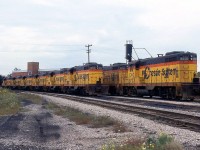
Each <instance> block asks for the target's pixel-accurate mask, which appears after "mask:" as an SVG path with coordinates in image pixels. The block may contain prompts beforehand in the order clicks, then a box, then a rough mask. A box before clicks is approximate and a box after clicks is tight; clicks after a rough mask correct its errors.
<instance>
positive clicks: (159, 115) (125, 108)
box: [34, 92, 200, 132]
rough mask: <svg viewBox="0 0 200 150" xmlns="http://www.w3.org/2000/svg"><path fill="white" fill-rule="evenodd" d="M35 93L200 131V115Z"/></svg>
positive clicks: (62, 95)
mask: <svg viewBox="0 0 200 150" xmlns="http://www.w3.org/2000/svg"><path fill="white" fill-rule="evenodd" d="M34 93H37V94H43V95H48V96H55V97H60V98H65V99H68V100H73V101H76V102H81V103H87V104H92V105H96V106H101V107H104V108H108V109H113V110H118V111H121V112H126V113H131V114H137V115H138V116H141V117H144V118H148V119H151V120H154V121H158V122H161V123H165V124H168V125H170V126H175V127H179V128H184V129H188V130H191V131H195V132H200V117H199V116H193V115H188V114H182V113H177V112H171V111H167V110H159V109H153V108H145V107H142V106H134V105H129V104H126V103H124V104H122V103H117V102H113V101H105V100H100V99H93V98H90V97H80V96H71V95H65V94H55V93H41V92H34Z"/></svg>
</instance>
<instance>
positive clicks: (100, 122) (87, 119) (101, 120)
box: [45, 103, 127, 132]
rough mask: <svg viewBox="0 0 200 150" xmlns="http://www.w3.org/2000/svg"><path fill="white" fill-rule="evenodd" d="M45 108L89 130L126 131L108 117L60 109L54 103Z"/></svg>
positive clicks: (66, 108)
mask: <svg viewBox="0 0 200 150" xmlns="http://www.w3.org/2000/svg"><path fill="white" fill-rule="evenodd" d="M45 107H46V108H47V109H51V110H53V111H54V113H55V114H56V115H59V116H63V117H66V118H68V119H70V120H71V121H73V122H75V123H76V124H78V125H81V124H85V125H88V127H91V128H102V127H110V126H112V127H113V131H114V132H126V131H127V129H126V127H125V126H124V125H123V124H122V123H120V122H118V121H116V120H114V119H112V118H110V117H108V116H95V115H93V114H90V113H84V112H82V111H80V110H78V109H74V108H71V107H60V106H58V105H56V104H54V103H48V104H47V105H46V106H45Z"/></svg>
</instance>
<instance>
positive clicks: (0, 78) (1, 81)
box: [0, 75, 4, 86]
mask: <svg viewBox="0 0 200 150" xmlns="http://www.w3.org/2000/svg"><path fill="white" fill-rule="evenodd" d="M3 79H4V76H2V75H0V86H1V84H2V83H3Z"/></svg>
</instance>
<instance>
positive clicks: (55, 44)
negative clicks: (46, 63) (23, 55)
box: [10, 43, 84, 46]
mask: <svg viewBox="0 0 200 150" xmlns="http://www.w3.org/2000/svg"><path fill="white" fill-rule="evenodd" d="M10 45H41V46H83V45H84V44H39V43H33V44H30V43H11V44H10Z"/></svg>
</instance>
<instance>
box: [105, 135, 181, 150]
mask: <svg viewBox="0 0 200 150" xmlns="http://www.w3.org/2000/svg"><path fill="white" fill-rule="evenodd" d="M101 149H102V150H183V147H182V146H181V145H180V144H179V143H177V142H176V141H174V138H173V137H171V136H169V135H167V134H164V133H162V134H161V135H159V136H158V137H157V138H156V137H148V138H146V139H134V138H132V139H128V140H127V141H124V142H123V143H121V144H117V143H114V142H110V143H108V144H104V145H103V146H102V148H101Z"/></svg>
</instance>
